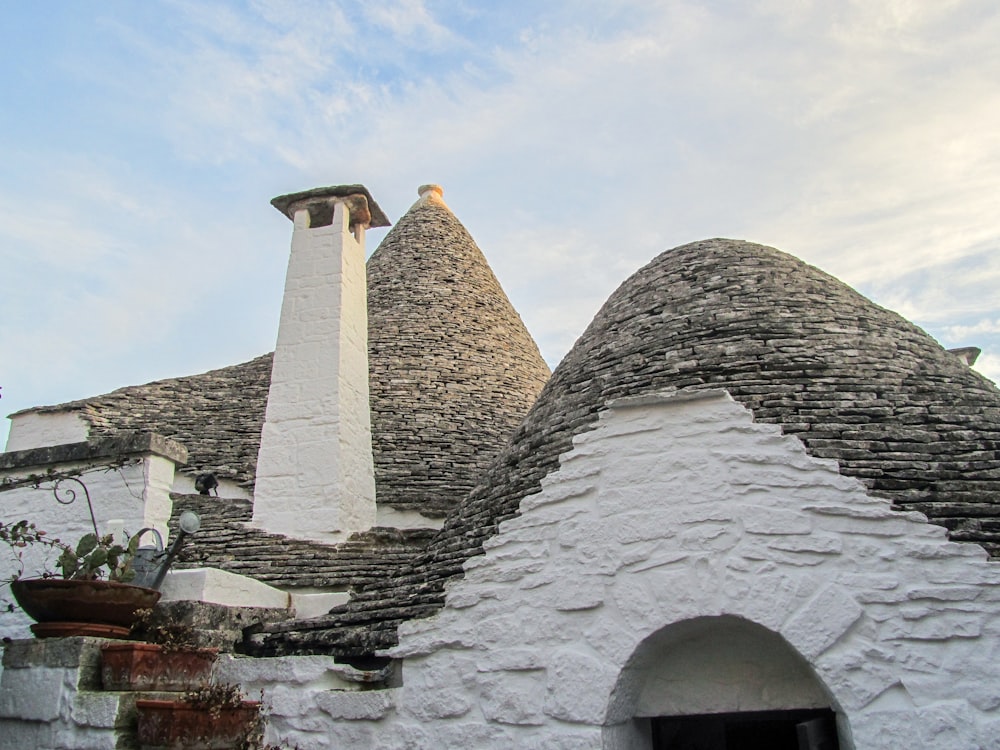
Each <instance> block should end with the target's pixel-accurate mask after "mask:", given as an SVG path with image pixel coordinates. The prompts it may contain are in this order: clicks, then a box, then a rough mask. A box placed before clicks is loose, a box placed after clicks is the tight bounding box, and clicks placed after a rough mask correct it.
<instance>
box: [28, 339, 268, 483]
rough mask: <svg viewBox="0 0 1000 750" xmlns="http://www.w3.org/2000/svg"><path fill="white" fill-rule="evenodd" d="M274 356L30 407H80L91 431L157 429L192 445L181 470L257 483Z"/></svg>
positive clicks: (43, 409)
mask: <svg viewBox="0 0 1000 750" xmlns="http://www.w3.org/2000/svg"><path fill="white" fill-rule="evenodd" d="M271 358H272V356H271V355H270V354H265V355H263V356H261V357H257V358H256V359H253V360H250V361H249V362H244V363H242V364H238V365H232V366H230V367H224V368H222V369H219V370H212V371H210V372H206V373H202V374H199V375H190V376H186V377H181V378H170V379H167V380H157V381H155V382H153V383H146V384H145V385H135V386H128V387H126V388H119V389H118V390H116V391H112V392H111V393H107V394H105V395H103V396H95V397H93V398H88V399H82V400H80V401H71V402H69V403H65V404H58V405H56V406H42V407H37V408H35V409H30V410H28V411H36V412H39V413H45V412H61V411H77V412H79V414H80V416H81V417H82V418H83V419H84V420H85V421H86V422H87V423H88V424H89V425H90V438H95V437H97V438H102V437H113V436H115V435H119V434H121V433H123V432H136V431H141V432H155V433H158V434H160V435H163V436H165V437H168V438H170V439H171V440H176V441H178V442H180V443H181V444H183V445H184V447H185V448H187V450H188V463H187V466H184V467H181V471H184V472H187V473H190V474H197V473H199V472H202V471H212V472H214V473H215V474H216V475H217V476H220V477H225V478H227V479H233V480H235V481H237V482H241V483H243V484H245V485H251V484H252V483H253V477H254V473H255V471H256V467H257V449H258V448H259V447H260V430H261V425H262V424H263V423H264V409H265V407H266V405H267V389H268V386H269V385H270V382H271Z"/></svg>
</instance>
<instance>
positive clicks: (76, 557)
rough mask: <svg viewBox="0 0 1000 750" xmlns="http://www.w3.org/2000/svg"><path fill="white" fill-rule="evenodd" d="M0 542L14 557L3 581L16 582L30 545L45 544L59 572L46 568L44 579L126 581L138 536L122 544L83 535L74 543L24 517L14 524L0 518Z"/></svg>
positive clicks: (108, 536)
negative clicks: (11, 569)
mask: <svg viewBox="0 0 1000 750" xmlns="http://www.w3.org/2000/svg"><path fill="white" fill-rule="evenodd" d="M0 542H3V543H5V544H6V545H7V546H8V547H9V548H10V549H11V551H12V553H13V557H14V566H15V571H14V573H13V574H12V575H11V576H9V577H8V578H7V579H5V581H7V582H9V581H16V580H17V579H18V578H20V577H21V575H22V574H23V573H24V552H25V550H26V549H28V548H29V547H35V546H40V547H45V548H48V549H49V550H51V551H54V552H57V553H58V555H59V557H58V559H57V561H56V568H57V569H58V571H59V572H58V573H56V572H55V571H53V570H50V569H46V570H45V571H44V572H43V573H42V577H43V578H56V577H61V578H65V579H67V580H85V581H87V580H97V579H101V578H107V579H108V580H110V581H119V582H122V583H127V582H129V581H131V580H132V579H133V578H134V577H135V571H134V570H133V568H132V563H133V560H134V558H135V553H136V550H138V548H139V538H138V537H132V538H131V539H128V541H127V542H126V543H125V544H121V543H119V542H117V541H115V539H114V537H113V536H112V535H111V534H106V535H104V536H98V535H97V534H94V533H88V534H84V535H83V536H82V537H81V538H80V540H79V541H78V542H77V543H76V544H75V545H70V544H67V543H65V542H63V541H61V540H59V539H56V538H54V537H50V536H48V535H47V534H46V533H45V531H43V530H42V529H39V528H38V527H37V526H36V525H35V524H34V523H32V522H30V521H28V520H26V519H24V520H21V521H17V522H16V523H4V522H3V521H0Z"/></svg>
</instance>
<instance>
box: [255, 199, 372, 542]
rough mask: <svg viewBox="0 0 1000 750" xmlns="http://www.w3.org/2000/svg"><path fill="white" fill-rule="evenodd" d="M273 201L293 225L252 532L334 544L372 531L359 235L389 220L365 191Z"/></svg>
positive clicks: (365, 329) (365, 325)
mask: <svg viewBox="0 0 1000 750" xmlns="http://www.w3.org/2000/svg"><path fill="white" fill-rule="evenodd" d="M271 204H272V205H273V206H274V207H275V208H277V209H278V210H279V211H281V212H282V213H284V214H285V215H286V216H288V217H289V218H290V219H292V221H293V223H294V229H293V230H292V249H291V257H290V258H289V261H288V273H287V276H286V278H285V296H284V300H283V301H282V305H281V322H280V324H279V327H278V343H277V347H276V348H275V352H274V364H273V367H272V371H271V388H270V391H269V393H268V399H267V412H266V416H265V419H264V427H263V431H262V433H261V441H260V452H259V453H258V457H257V479H256V488H255V491H254V510H253V525H254V526H257V527H259V528H262V529H265V530H267V531H272V532H275V533H280V534H287V535H288V536H293V537H300V538H309V539H315V540H319V541H327V542H337V541H341V540H343V539H345V538H346V537H347V535H349V534H351V533H353V532H355V531H362V530H365V529H368V528H371V526H373V525H374V523H375V477H374V469H373V463H372V437H371V416H370V408H369V396H368V312H367V287H366V277H365V247H364V237H365V230H366V229H367V228H369V227H373V226H374V227H381V226H388V225H389V221H388V219H386V217H385V214H383V213H382V210H381V209H380V208H379V207H378V204H377V203H375V201H374V199H373V198H372V196H371V194H370V193H369V192H368V190H367V189H366V188H365V187H364V186H362V185H338V186H334V187H325V188H316V189H314V190H308V191H305V192H302V193H294V194H291V195H283V196H280V197H278V198H275V199H274V200H273V201H271Z"/></svg>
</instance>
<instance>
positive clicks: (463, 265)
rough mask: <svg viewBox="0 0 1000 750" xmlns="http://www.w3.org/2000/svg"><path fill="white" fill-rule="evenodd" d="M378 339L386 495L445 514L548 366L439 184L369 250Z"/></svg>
mask: <svg viewBox="0 0 1000 750" xmlns="http://www.w3.org/2000/svg"><path fill="white" fill-rule="evenodd" d="M368 342H369V343H368V346H369V353H370V356H369V363H370V364H369V366H370V368H371V377H370V393H371V406H372V435H373V449H374V459H375V480H376V486H377V488H378V490H377V492H378V502H379V504H380V505H391V506H393V507H395V508H398V509H412V510H419V511H421V512H423V513H424V514H426V515H444V514H445V513H446V512H447V511H449V510H451V509H452V508H453V507H454V506H455V505H457V504H458V502H459V501H460V500H461V499H462V498H463V497H464V496H465V495H467V494H468V492H469V491H470V490H471V489H472V487H473V486H474V485H475V483H476V481H478V479H479V478H480V477H481V475H482V474H483V472H484V471H485V470H486V468H487V467H488V466H489V464H490V462H491V461H492V459H493V458H494V457H495V456H496V454H497V452H498V451H499V450H500V449H501V448H502V447H503V445H504V444H505V443H506V441H507V438H508V437H509V436H510V434H511V432H513V430H514V428H515V427H516V426H517V425H518V424H519V423H520V422H521V420H522V419H523V418H524V416H525V414H527V412H528V409H529V408H530V407H531V405H532V404H533V403H534V401H535V399H536V398H537V396H538V394H539V393H540V392H541V389H542V386H543V385H544V384H545V382H546V381H547V380H548V377H549V368H548V366H547V365H546V364H545V361H544V360H543V359H542V357H541V354H540V353H539V351H538V347H537V345H536V344H535V342H534V340H533V339H532V338H531V336H530V334H529V333H528V331H527V329H526V328H525V327H524V323H523V322H522V321H521V318H520V316H519V315H518V314H517V311H516V310H514V307H513V306H512V305H511V303H510V300H508V299H507V295H506V294H504V291H503V289H502V288H501V287H500V284H499V282H498V281H497V279H496V277H495V276H494V275H493V271H492V270H491V269H490V267H489V265H488V264H487V262H486V258H485V257H483V253H482V251H481V250H480V249H479V248H478V247H477V246H476V243H475V241H474V240H473V239H472V237H471V236H470V235H469V233H468V231H467V230H466V229H465V227H464V226H462V223H461V222H460V221H459V220H458V219H457V218H456V217H455V215H454V214H453V213H452V212H451V210H450V209H449V208H448V206H447V205H446V204H445V202H444V200H443V199H442V197H441V189H440V188H439V187H437V186H424V187H423V188H421V197H420V199H419V200H418V201H417V202H416V203H415V204H414V205H413V207H412V208H410V210H409V211H408V212H407V213H406V215H405V216H403V217H402V218H401V219H400V220H399V222H398V223H397V224H396V225H395V226H394V227H393V228H392V230H391V231H390V232H389V233H388V234H387V235H386V237H385V239H383V240H382V243H381V244H380V245H379V247H378V249H377V250H376V251H375V253H373V254H372V256H371V258H370V259H369V260H368Z"/></svg>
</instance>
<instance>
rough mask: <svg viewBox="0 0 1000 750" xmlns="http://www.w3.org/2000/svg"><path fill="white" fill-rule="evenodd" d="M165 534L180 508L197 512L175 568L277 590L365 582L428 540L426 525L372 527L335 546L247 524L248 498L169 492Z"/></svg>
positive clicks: (343, 586)
mask: <svg viewBox="0 0 1000 750" xmlns="http://www.w3.org/2000/svg"><path fill="white" fill-rule="evenodd" d="M171 498H172V499H173V501H174V507H173V514H172V517H171V521H170V526H171V532H172V533H173V532H175V531H176V529H177V519H178V518H179V516H180V514H181V513H183V512H184V511H185V510H193V511H195V512H196V513H197V514H198V515H199V516H201V530H200V531H199V532H198V533H197V534H196V535H195V536H194V538H193V540H192V542H191V543H189V544H187V545H185V547H184V549H183V551H182V553H181V554H180V555H179V556H178V559H177V561H176V562H175V563H174V567H176V568H199V567H205V566H210V567H213V568H220V569H222V570H225V571H228V572H230V573H238V574H240V575H245V576H249V577H251V578H255V579H257V580H258V581H263V582H264V583H267V584H270V585H272V586H278V587H281V588H285V589H288V588H326V589H340V590H347V589H351V588H355V587H359V586H362V585H370V584H373V583H377V582H379V580H380V579H381V578H382V577H383V576H385V575H387V574H388V573H390V572H391V571H392V570H394V569H395V566H397V565H400V564H402V563H405V562H408V561H409V560H411V559H412V558H413V556H414V555H415V554H416V553H417V552H419V551H420V550H422V549H423V548H424V547H425V546H426V545H427V542H428V541H429V540H430V538H431V536H432V534H433V532H432V531H431V530H430V529H412V530H398V529H386V528H378V527H376V528H373V529H370V530H368V531H365V532H361V533H358V534H354V535H352V536H351V537H350V538H349V539H348V540H347V541H346V542H342V543H341V544H338V545H336V546H332V545H326V544H320V543H319V542H309V541H303V540H298V539H290V538H288V537H286V536H283V535H281V534H270V533H268V532H265V531H261V530H259V529H251V528H248V527H247V524H249V522H250V519H251V516H252V513H253V509H252V505H251V503H250V502H249V501H248V500H231V499H226V498H217V497H212V496H206V495H181V494H173V495H171Z"/></svg>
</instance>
